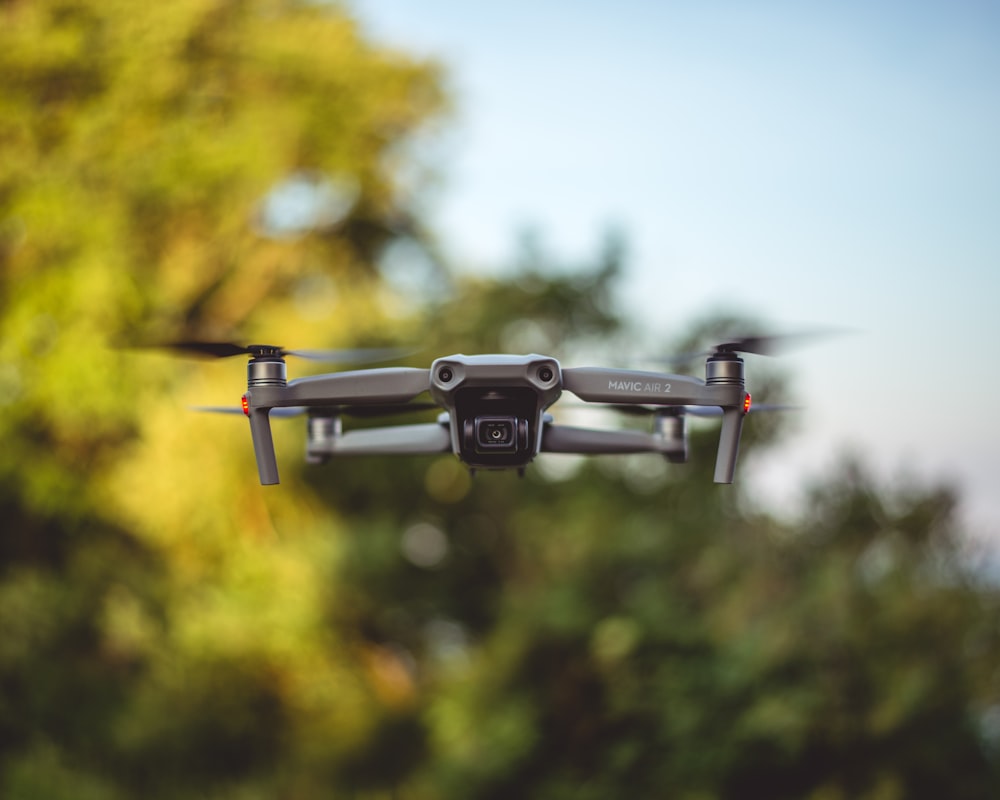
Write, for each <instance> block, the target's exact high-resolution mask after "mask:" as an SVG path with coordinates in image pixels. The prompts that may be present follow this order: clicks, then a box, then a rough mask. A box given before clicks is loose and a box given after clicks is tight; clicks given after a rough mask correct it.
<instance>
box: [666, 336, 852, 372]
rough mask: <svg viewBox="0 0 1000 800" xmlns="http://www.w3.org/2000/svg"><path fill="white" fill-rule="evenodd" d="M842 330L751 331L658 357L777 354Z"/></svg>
mask: <svg viewBox="0 0 1000 800" xmlns="http://www.w3.org/2000/svg"><path fill="white" fill-rule="evenodd" d="M843 333H844V331H843V330H839V329H834V328H819V329H816V330H811V331H798V332H795V333H753V334H744V335H738V336H737V335H734V336H729V337H727V338H726V339H725V340H724V341H722V342H720V343H719V344H717V345H715V347H713V348H712V349H710V350H698V351H695V352H692V353H682V354H680V355H676V356H668V357H666V358H662V359H658V360H659V361H660V362H664V363H668V364H687V363H690V362H691V361H694V360H696V359H700V358H705V357H706V356H721V355H726V354H736V353H751V354H753V355H759V356H777V355H781V354H782V353H785V352H787V351H789V350H793V349H795V348H796V347H799V346H802V345H805V344H808V343H810V342H813V341H815V340H819V339H826V338H828V337H831V336H837V335H839V334H843Z"/></svg>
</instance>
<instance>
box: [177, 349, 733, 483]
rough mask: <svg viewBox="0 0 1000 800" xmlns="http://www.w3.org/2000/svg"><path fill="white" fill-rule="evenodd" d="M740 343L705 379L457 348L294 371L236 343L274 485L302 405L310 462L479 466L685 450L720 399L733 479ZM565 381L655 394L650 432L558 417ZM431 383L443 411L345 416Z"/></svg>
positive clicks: (621, 394) (711, 365)
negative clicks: (279, 422)
mask: <svg viewBox="0 0 1000 800" xmlns="http://www.w3.org/2000/svg"><path fill="white" fill-rule="evenodd" d="M187 344H190V343H185V346H186V345H187ZM738 344H739V343H735V344H730V345H722V346H720V347H719V348H717V349H716V350H715V351H714V352H713V353H712V354H710V357H709V358H708V359H707V361H706V366H705V376H706V377H705V379H704V380H700V379H698V378H693V377H690V376H686V375H673V374H668V373H658V372H640V371H636V370H620V369H608V368H601V367H572V368H563V367H562V366H561V365H560V364H559V362H558V361H557V360H556V359H554V358H550V357H548V356H540V355H523V356H514V355H477V356H467V355H453V356H447V357H444V358H439V359H437V360H436V361H434V363H433V364H432V365H431V367H430V369H415V368H409V367H389V368H379V369H366V370H355V371H350V372H336V373H331V374H327V375H318V376H313V377H307V378H299V379H297V380H291V381H289V380H287V375H286V368H285V361H284V356H285V355H286V354H295V353H290V352H286V351H284V350H282V349H281V348H277V347H269V346H262V345H254V346H251V347H248V348H238V352H245V353H248V354H249V355H250V356H251V358H250V361H249V363H248V367H247V392H246V394H245V395H244V396H243V411H244V413H245V414H246V415H247V417H249V420H250V431H251V435H252V439H253V446H254V453H255V455H256V459H257V468H258V472H259V475H260V482H261V483H262V484H265V485H266V484H275V483H278V467H277V462H276V458H275V453H274V443H273V440H272V437H271V425H270V417H271V415H272V413H274V415H275V416H278V415H282V414H287V413H301V412H302V411H307V412H308V414H309V422H308V429H307V430H308V444H307V459H308V460H309V461H310V462H314V463H315V462H322V461H325V460H327V459H329V458H330V457H335V456H338V455H349V454H383V455H390V454H431V453H447V452H452V453H454V454H455V455H456V456H457V457H458V458H459V459H460V460H461V461H462V462H463V463H465V464H466V465H467V466H468V467H469V468H470V469H517V470H523V469H524V468H525V467H526V466H527V465H528V464H529V463H530V462H531V461H532V460H533V459H534V458H535V456H536V455H538V454H539V453H579V454H612V453H642V452H649V453H659V454H661V455H663V456H665V457H666V458H668V459H669V460H671V461H675V462H680V461H686V459H687V438H686V431H685V426H684V421H685V419H684V417H685V414H688V413H691V414H698V413H704V412H712V411H714V412H715V413H719V412H720V411H721V415H722V430H721V433H720V437H719V448H718V455H717V459H716V466H715V482H716V483H732V481H733V474H734V471H735V469H736V458H737V453H738V450H739V441H740V432H741V430H742V425H743V417H744V415H745V414H746V413H747V412H748V411H749V409H750V395H749V394H748V393H747V392H746V389H745V381H744V362H743V360H742V359H741V358H739V356H738V355H737V351H738V347H737V345H738ZM232 347H237V346H232ZM189 349H193V348H189ZM751 352H753V351H751ZM212 354H216V353H212ZM225 354H226V355H230V354H233V353H230V352H226V353H225ZM299 355H301V354H299ZM564 391H568V392H570V393H572V394H574V395H576V397H577V398H579V399H580V400H583V401H585V402H588V403H602V404H612V405H614V406H616V407H620V408H626V407H634V408H636V409H643V410H645V409H647V407H649V406H652V407H653V408H652V409H649V410H650V411H651V413H653V414H654V415H655V420H654V429H653V431H652V432H651V433H643V432H639V431H628V430H596V429H590V428H577V427H569V426H563V425H558V424H556V423H555V422H554V421H553V419H552V417H551V415H549V414H548V413H546V412H547V409H549V408H550V407H551V406H552V405H553V404H554V403H555V402H556V401H558V400H559V398H560V396H561V395H562V393H563V392H564ZM424 393H428V394H429V395H430V398H431V401H432V406H431V407H434V406H436V407H440V408H441V409H442V413H441V415H440V417H439V419H438V422H437V423H422V424H414V425H397V426H392V427H383V428H369V429H362V430H354V431H346V432H345V431H343V429H342V426H341V424H340V416H341V415H342V414H345V413H347V414H351V415H355V416H377V415H378V414H379V413H380V412H384V413H388V414H398V413H400V412H401V411H407V410H420V409H423V408H426V407H428V406H427V404H416V403H413V401H414V400H415V399H416V398H417V397H419V396H420V395H422V394H424ZM209 410H216V409H209Z"/></svg>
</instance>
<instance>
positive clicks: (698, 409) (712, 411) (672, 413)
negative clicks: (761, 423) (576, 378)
mask: <svg viewBox="0 0 1000 800" xmlns="http://www.w3.org/2000/svg"><path fill="white" fill-rule="evenodd" d="M605 408H610V409H612V410H614V411H619V412H621V413H622V414H628V415H631V416H634V417H647V416H653V415H654V414H662V415H663V416H666V417H677V416H681V415H684V414H687V415H689V416H692V417H721V416H722V409H721V408H719V406H640V405H631V406H630V405H609V406H605ZM801 408H802V406H794V405H787V404H784V403H755V404H753V405H751V406H750V411H749V412H748V413H750V414H753V413H757V412H761V411H765V412H769V411H797V410H800V409H801Z"/></svg>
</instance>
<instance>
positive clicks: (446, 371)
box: [438, 367, 455, 383]
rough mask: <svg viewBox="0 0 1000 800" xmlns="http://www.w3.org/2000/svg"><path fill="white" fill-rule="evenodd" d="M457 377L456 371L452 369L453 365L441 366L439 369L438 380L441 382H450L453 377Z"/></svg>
mask: <svg viewBox="0 0 1000 800" xmlns="http://www.w3.org/2000/svg"><path fill="white" fill-rule="evenodd" d="M454 377H455V373H454V372H452V371H451V367H441V369H439V370H438V380H439V381H441V383H450V382H451V379H452V378H454Z"/></svg>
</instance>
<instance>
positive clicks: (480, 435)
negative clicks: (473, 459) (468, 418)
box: [474, 417, 517, 452]
mask: <svg viewBox="0 0 1000 800" xmlns="http://www.w3.org/2000/svg"><path fill="white" fill-rule="evenodd" d="M474 429H475V434H474V435H475V447H476V450H477V451H479V452H494V451H500V452H507V451H513V450H516V449H517V435H516V432H517V419H516V418H515V417H477V418H476V421H475V428H474Z"/></svg>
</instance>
